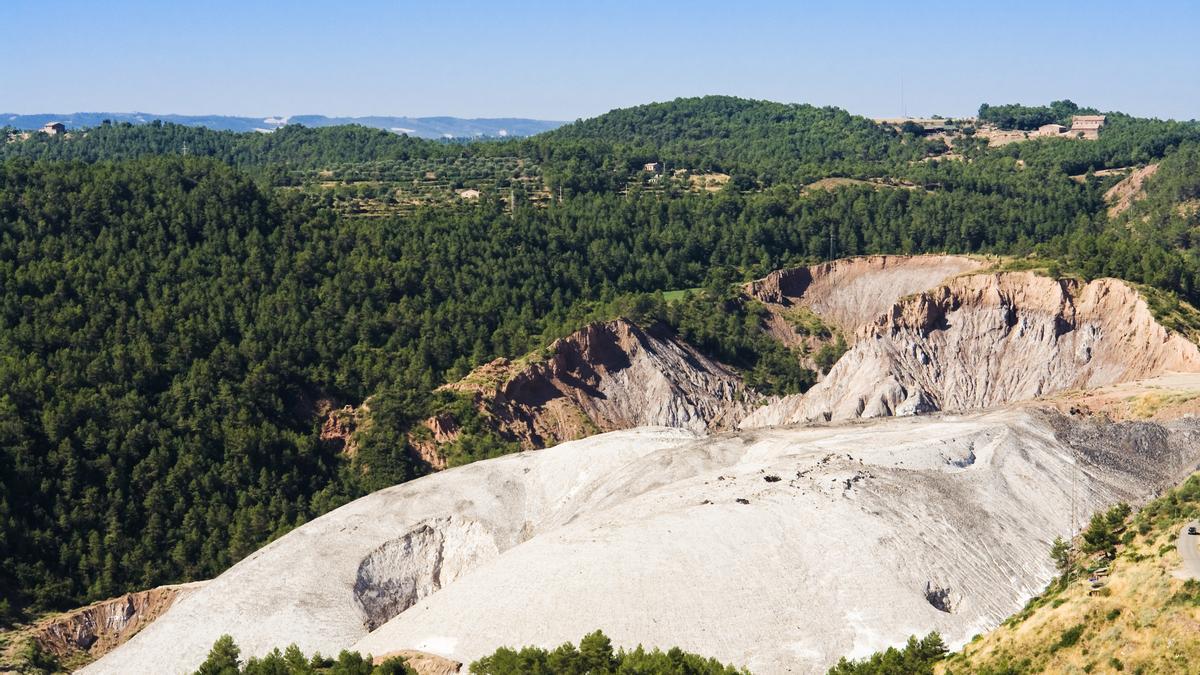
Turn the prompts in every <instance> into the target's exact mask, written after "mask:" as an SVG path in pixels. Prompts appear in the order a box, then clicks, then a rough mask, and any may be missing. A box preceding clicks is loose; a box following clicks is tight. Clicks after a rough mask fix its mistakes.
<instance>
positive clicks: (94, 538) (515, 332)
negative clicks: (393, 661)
mask: <svg viewBox="0 0 1200 675" xmlns="http://www.w3.org/2000/svg"><path fill="white" fill-rule="evenodd" d="M1051 107H1053V106H1051ZM1110 119H1111V123H1110V125H1109V126H1108V127H1106V128H1105V129H1104V130H1103V132H1102V133H1101V135H1100V138H1099V140H1097V141H1092V142H1083V141H1075V140H1070V139H1047V140H1039V141H1032V142H1027V143H1018V144H1012V145H1009V146H1004V147H1002V148H995V149H988V148H986V147H983V146H980V145H979V144H973V145H972V146H971V148H972V149H971V151H970V152H969V153H968V152H966V151H964V153H963V155H962V157H961V158H959V159H950V158H947V157H945V156H943V155H940V154H937V152H938V151H937V149H936V147H935V146H936V144H931V143H930V141H929V140H928V139H925V138H923V137H921V136H919V135H916V134H911V133H906V132H902V131H898V130H895V129H892V128H891V127H888V126H881V125H876V124H874V123H873V122H871V121H870V120H866V119H865V118H861V117H855V116H852V115H850V114H848V113H846V112H844V111H841V110H837V109H833V108H815V107H812V106H803V105H784V104H777V103H769V102H762V101H749V100H743V99H735V98H729V97H705V98H698V99H680V100H677V101H673V102H670V103H661V104H652V105H647V106H639V107H635V108H630V109H626V110H620V111H614V112H613V113H610V114H608V115H605V116H601V117H599V118H596V119H593V120H587V121H582V122H578V123H576V124H573V125H568V126H566V127H563V128H561V129H558V130H555V131H553V132H549V133H546V134H542V135H539V136H536V137H533V138H530V139H524V140H504V141H480V142H473V143H458V142H435V141H425V140H417V139H410V138H407V137H403V136H398V135H395V134H391V133H388V132H383V131H376V130H370V129H364V128H361V127H329V128H322V129H305V128H303V127H295V126H288V127H284V128H282V129H280V130H279V131H277V132H275V133H272V134H253V133H251V134H234V133H228V132H213V131H209V130H205V129H199V128H191V127H181V126H177V125H170V124H158V123H155V124H147V125H141V126H131V125H124V124H119V125H113V124H109V125H102V126H100V127H97V128H94V129H89V130H85V131H83V132H74V133H72V134H69V135H68V136H67V137H49V136H44V135H40V134H36V135H34V136H33V137H32V138H30V139H28V140H20V139H19V138H18V137H17V136H16V135H15V134H13V133H12V131H11V130H6V131H4V132H2V133H0V137H7V138H8V141H7V142H5V143H3V144H2V145H0V318H2V321H3V330H2V331H0V622H7V621H15V620H21V619H25V618H28V617H30V616H32V615H34V614H36V613H38V612H41V611H46V610H53V609H63V608H68V607H73V606H78V605H80V604H82V603H85V602H88V601H92V600H96V599H100V598H105V597H110V596H113V595H116V594H119V593H121V592H124V591H129V590H135V589H140V588H146V587H150V586H154V585H157V584H162V583H169V582H176V581H184V580H192V579H202V578H208V577H212V576H214V575H216V574H219V573H220V572H221V571H223V570H224V569H225V568H227V567H228V566H229V565H231V564H232V563H234V562H236V561H237V560H238V559H240V558H241V557H243V556H245V555H247V554H249V553H250V552H252V551H253V550H255V549H257V548H258V547H260V546H261V545H263V544H264V543H266V542H268V541H270V540H271V539H273V538H276V537H278V536H280V535H282V534H283V533H285V532H287V531H288V530H290V529H291V528H294V527H296V526H297V525H299V524H300V523H303V522H305V521H306V520H308V519H311V518H313V517H315V516H317V515H319V514H321V513H324V512H326V511H329V510H330V509H332V508H335V507H337V506H338V505H340V504H343V503H345V502H347V501H349V500H351V499H354V498H356V497H358V496H361V495H364V494H367V493H368V492H371V491H373V490H375V489H378V488H380V487H384V486H387V485H391V484H394V483H397V482H401V481H404V480H408V479H411V478H414V477H416V476H418V475H420V473H421V471H422V469H421V468H420V466H419V465H418V464H416V463H414V462H413V461H412V460H411V459H410V455H409V453H408V451H407V440H406V433H405V432H406V431H407V430H408V428H409V427H410V426H411V425H412V424H413V423H414V422H415V421H417V420H419V419H423V416H424V415H426V414H428V412H429V411H430V410H431V409H432V408H433V407H435V406H445V405H448V404H452V402H450V403H448V402H447V401H445V400H442V399H443V398H444V397H439V396H435V395H433V394H432V393H431V392H432V390H433V389H434V388H436V387H437V386H438V385H440V384H442V383H445V382H447V381H451V380H453V379H456V378H458V377H461V376H462V375H464V374H465V373H467V372H468V371H469V370H470V369H471V368H473V367H474V366H477V365H479V364H481V363H484V362H486V361H488V360H491V359H493V358H495V357H497V356H509V357H514V356H518V355H521V354H524V353H527V352H529V351H531V350H534V349H538V348H540V347H541V346H543V345H544V344H546V343H547V342H548V341H549V340H551V339H553V338H555V337H559V336H562V335H565V334H568V333H570V332H571V331H573V330H575V329H577V328H579V327H580V326H581V325H583V324H584V323H586V322H587V321H589V320H594V319H596V318H603V317H611V316H616V315H626V316H630V317H631V318H635V320H639V321H642V322H662V323H664V324H666V325H667V326H669V327H671V328H672V329H674V330H675V331H677V332H679V333H680V334H681V335H682V336H683V337H684V338H685V339H688V340H689V341H692V342H693V343H694V344H696V345H697V346H699V347H701V348H702V349H703V350H704V351H706V352H708V353H709V354H710V355H712V356H714V357H716V358H718V359H719V360H722V361H724V362H726V363H729V364H730V365H733V366H735V367H737V368H739V369H741V370H743V371H744V372H745V373H746V374H747V379H748V382H750V384H751V385H752V386H754V387H756V388H758V389H760V390H761V391H764V392H767V393H785V392H792V391H802V390H803V389H805V388H807V386H809V385H810V384H811V383H812V381H813V380H812V378H813V374H812V373H811V372H808V371H806V370H804V369H802V368H800V367H799V366H798V365H797V363H796V361H795V359H792V358H789V356H790V355H789V353H787V352H786V350H783V349H782V348H781V347H778V346H777V345H776V344H775V343H773V342H771V341H770V340H765V339H763V338H762V337H761V335H760V334H759V333H758V331H757V330H756V329H757V325H758V322H759V321H760V317H759V314H758V310H757V308H756V307H754V306H753V305H752V304H751V303H747V302H744V301H743V300H742V299H740V298H738V297H737V296H736V294H734V293H732V292H731V291H730V288H731V285H732V284H734V283H736V282H740V281H745V280H749V279H752V278H756V277H759V276H762V275H764V274H766V273H767V272H769V271H771V270H774V269H777V268H781V267H786V266H789V265H796V264H800V263H805V262H812V261H817V260H821V259H825V258H827V257H829V256H830V255H831V253H832V255H833V256H835V257H843V256H851V255H859V254H868V253H918V252H944V251H946V252H970V253H997V254H1005V255H1011V256H1018V257H1034V258H1036V259H1037V260H1039V261H1053V262H1054V265H1055V266H1056V267H1057V268H1058V269H1060V270H1061V271H1062V272H1063V273H1072V274H1078V275H1080V276H1084V277H1096V276H1107V275H1111V276H1119V277H1123V278H1126V279H1130V280H1133V281H1136V282H1140V283H1143V284H1146V285H1148V286H1152V287H1155V288H1158V289H1161V291H1163V297H1164V298H1168V300H1166V301H1165V302H1168V303H1169V302H1172V301H1174V300H1171V299H1172V298H1183V299H1187V300H1191V301H1193V302H1195V301H1198V300H1200V264H1198V261H1197V257H1196V246H1195V243H1196V234H1195V233H1196V232H1197V225H1198V224H1200V222H1198V215H1197V214H1198V210H1197V209H1196V208H1194V205H1195V204H1196V203H1197V202H1196V200H1197V199H1198V198H1200V171H1198V170H1197V169H1198V168H1200V124H1196V123H1194V122H1163V121H1157V120H1143V119H1136V118H1132V117H1128V116H1122V115H1118V114H1110ZM931 153H932V154H931ZM652 161H653V162H661V163H662V164H663V167H664V168H663V173H662V174H661V175H656V176H650V175H647V174H646V172H645V171H644V170H643V165H644V164H645V163H647V162H652ZM1151 161H1161V164H1160V167H1159V171H1158V173H1157V174H1156V176H1155V177H1154V178H1153V179H1152V180H1151V182H1150V183H1148V186H1147V190H1146V197H1145V198H1144V199H1142V200H1140V201H1138V202H1136V203H1135V205H1134V207H1133V208H1131V209H1130V210H1129V211H1127V212H1126V213H1124V214H1122V215H1121V216H1119V217H1116V218H1113V219H1111V220H1110V219H1109V218H1108V216H1107V213H1106V204H1105V202H1104V199H1103V194H1104V191H1105V190H1106V189H1107V188H1108V187H1109V186H1111V184H1112V183H1113V182H1115V180H1117V179H1118V178H1119V176H1115V177H1114V176H1103V177H1101V176H1097V175H1096V174H1095V172H1096V171H1098V170H1100V169H1105V168H1121V167H1128V166H1134V165H1137V164H1141V163H1146V162H1151ZM430 167H435V168H430ZM427 172H431V173H437V174H438V175H439V178H438V180H439V181H442V182H444V184H445V189H446V190H452V189H457V187H472V186H473V185H474V184H473V183H472V182H471V181H473V180H484V179H486V180H487V181H488V182H487V183H486V186H485V187H484V189H482V190H481V192H482V194H481V195H480V196H479V198H478V199H470V200H467V199H451V200H449V201H444V202H439V203H436V204H433V203H424V202H421V203H413V204H410V205H408V206H407V207H406V208H405V209H404V210H402V211H398V210H391V211H388V210H382V211H373V212H371V213H370V214H369V215H367V214H363V213H356V212H355V211H353V210H352V209H347V208H343V207H344V206H345V204H343V203H342V202H339V201H338V199H337V198H336V197H335V195H334V194H333V192H335V191H336V190H334V189H331V188H327V187H325V186H323V182H337V183H338V185H339V187H338V189H342V188H347V189H353V190H354V191H355V196H354V199H356V200H359V202H358V203H359V205H360V206H361V204H362V203H368V202H373V201H378V200H381V199H387V198H395V195H396V194H407V193H402V192H397V191H398V190H402V188H403V189H407V188H406V187H404V186H409V185H411V184H412V183H413V181H414V180H418V179H420V177H422V176H425V175H426V174H427ZM677 172H681V173H678V174H677ZM718 172H719V173H723V174H727V175H729V176H731V179H730V180H729V182H728V183H727V184H725V185H724V187H722V188H721V189H719V190H715V191H708V190H695V189H690V188H689V187H688V183H687V181H686V180H685V178H683V177H679V178H677V177H676V176H677V175H678V176H685V175H686V174H689V173H690V174H699V173H718ZM329 176H333V178H329ZM1072 176H1075V177H1074V178H1073V177H1072ZM414 177H416V178H414ZM826 177H848V178H859V179H862V181H863V182H861V183H857V184H852V185H847V186H844V187H841V188H838V189H835V190H811V191H806V190H804V189H803V188H804V186H805V185H806V184H809V183H811V182H812V181H814V180H817V179H819V178H826ZM872 181H874V182H872ZM360 188H361V189H360ZM529 190H538V191H541V193H540V194H538V195H535V194H533V193H532V192H530V191H529ZM384 193H386V194H384ZM535 197H536V198H535ZM680 289H701V290H700V291H699V292H696V293H690V294H684V295H683V297H682V298H680V299H674V300H672V301H669V302H668V301H667V300H666V299H665V296H664V295H663V294H664V293H665V292H667V291H672V290H680ZM368 396H373V397H374V398H373V399H372V419H373V424H372V425H371V426H370V428H369V430H367V431H366V432H364V433H363V437H362V438H361V439H360V444H359V445H360V450H359V452H358V454H357V455H356V456H355V457H354V458H353V459H349V458H346V457H344V456H342V455H341V454H340V452H339V451H338V450H337V449H336V448H331V447H327V446H326V445H324V444H322V443H321V442H320V441H319V438H318V432H319V426H320V423H321V416H320V415H319V414H318V411H319V410H320V409H321V407H322V405H333V406H335V407H340V406H342V405H346V404H352V405H357V404H358V403H360V402H361V401H363V400H364V399H365V398H366V397H368ZM510 449H511V445H506V444H505V443H503V442H502V441H501V440H500V439H498V438H495V437H489V436H487V433H486V432H484V431H480V432H479V434H478V435H477V436H476V437H473V438H471V439H469V442H467V443H465V444H464V447H463V448H462V449H461V452H462V456H461V457H460V461H469V460H471V459H477V458H481V457H486V456H491V455H495V454H498V453H502V452H507V451H509V450H510Z"/></svg>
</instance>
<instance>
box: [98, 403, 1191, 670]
mask: <svg viewBox="0 0 1200 675" xmlns="http://www.w3.org/2000/svg"><path fill="white" fill-rule="evenodd" d="M1196 427H1197V423H1196V422H1194V421H1188V422H1180V423H1172V424H1166V425H1164V424H1157V423H1110V422H1105V421H1098V420H1094V421H1088V420H1082V419H1079V418H1071V417H1066V416H1062V415H1059V414H1057V413H1052V412H1040V411H1037V410H1033V409H1028V408H1021V409H1015V410H1004V411H993V412H989V413H983V414H975V415H972V416H968V417H936V416H926V417H916V418H893V419H887V420H875V421H871V422H866V423H857V424H851V425H843V426H841V427H810V428H787V429H771V430H756V431H748V432H737V433H730V434H723V435H718V436H712V437H707V438H696V437H694V436H693V435H692V434H691V433H689V432H685V431H680V430H669V429H646V430H635V431H626V432H615V433H609V434H603V435H600V436H594V437H592V438H589V439H586V440H583V441H576V442H571V443H565V444H562V445H559V446H557V447H554V448H552V449H549V450H542V451H539V452H535V453H522V454H518V455H512V456H507V457H502V458H499V459H495V460H489V461H484V462H478V463H476V464H472V465H469V466H465V467H460V468H456V469H450V470H448V471H445V472H441V473H438V474H434V475H431V476H427V477H425V478H421V479H418V480H415V481H412V482H410V483H405V484H403V485H398V486H395V487H392V488H388V489H386V490H382V491H380V492H377V493H375V494H372V495H370V496H367V497H364V498H362V499H360V500H357V501H355V502H353V503H351V504H348V505H346V506H344V507H342V508H340V509H338V510H336V511H333V512H331V513H329V514H327V515H325V516H323V517H321V518H318V519H317V520H314V521H312V522H311V523H308V524H307V525H304V526H302V527H300V528H298V529H296V530H295V531H293V532H291V533H289V534H287V535H285V536H284V537H282V538H280V539H279V540H277V541H275V542H273V543H272V544H270V545H268V546H266V547H264V548H263V549H262V550H260V551H258V552H256V553H255V554H253V555H251V556H250V557H248V558H247V559H245V560H243V561H242V562H240V563H238V564H237V565H235V566H234V567H233V568H231V569H230V570H228V571H227V572H226V573H225V574H222V575H221V576H220V577H218V578H217V579H215V580H213V581H211V582H210V583H209V584H208V585H207V586H205V587H204V588H202V589H200V590H198V591H196V592H195V593H194V594H192V595H189V596H187V597H185V598H183V599H182V600H180V601H178V602H177V603H176V604H175V605H174V606H173V607H172V608H171V609H170V610H169V611H168V612H167V613H166V614H165V615H164V616H163V617H162V618H160V619H159V620H158V621H156V622H155V623H153V624H151V625H150V626H149V627H148V628H146V629H145V630H143V631H142V632H141V633H139V634H138V635H137V636H135V637H134V638H133V639H132V640H130V641H129V642H128V643H126V644H125V645H123V646H122V647H120V648H118V649H117V650H115V651H113V652H111V653H110V654H108V655H107V656H106V657H104V658H103V659H101V660H100V661H98V662H96V663H95V664H93V665H92V666H90V667H88V668H86V669H85V670H84V672H88V673H131V672H164V673H177V672H184V671H190V670H192V669H194V668H195V667H196V666H197V664H199V663H200V662H201V660H203V658H204V656H205V654H206V652H207V650H208V649H209V648H210V646H211V645H212V643H213V641H214V640H216V638H217V637H218V636H220V635H221V634H223V633H229V634H231V635H232V636H233V637H234V639H235V640H236V641H237V642H238V644H239V645H240V646H241V647H242V648H243V653H244V654H245V655H247V656H250V655H258V654H263V653H265V652H266V651H268V650H269V649H271V648H272V647H275V646H284V645H287V644H288V643H292V642H295V643H297V644H298V645H299V646H300V647H301V648H302V649H303V650H305V651H306V652H312V651H321V652H322V653H326V654H329V653H336V652H338V651H339V650H341V649H345V648H353V649H356V650H360V651H364V652H371V653H376V654H380V653H386V652H393V651H396V650H401V649H416V650H421V651H423V652H429V653H433V654H437V655H440V656H443V657H447V658H450V659H453V660H456V661H460V662H464V663H465V662H470V661H472V660H474V659H476V658H478V657H480V656H482V655H484V654H486V653H489V652H491V651H492V650H494V649H495V648H496V647H498V646H501V645H524V644H538V645H542V646H546V647H553V646H556V645H558V644H561V643H563V642H565V641H568V640H577V639H578V638H579V636H580V635H583V634H584V633H586V632H589V631H592V630H595V629H596V628H602V629H603V630H604V631H605V632H606V633H607V634H608V635H609V636H610V637H611V638H612V639H613V641H614V642H615V643H616V644H617V645H619V646H625V647H634V646H636V645H637V644H643V645H646V646H647V647H655V646H657V647H664V648H666V647H670V646H675V645H678V646H679V647H682V648H684V649H686V650H689V651H695V652H699V653H703V654H708V655H711V656H714V657H717V658H719V659H721V660H722V661H727V662H733V663H737V664H741V665H744V666H746V667H748V668H750V669H751V670H753V671H754V672H756V673H767V674H770V673H783V672H821V671H823V669H824V668H826V667H828V665H829V664H830V663H831V662H832V661H834V660H836V658H838V657H839V656H841V655H843V654H866V653H868V652H870V651H873V650H876V649H879V648H882V647H886V646H887V645H890V644H896V643H899V642H902V641H903V640H904V639H905V638H906V637H907V636H908V635H910V634H913V633H921V634H923V633H925V632H928V631H929V630H933V629H936V630H939V631H941V632H942V634H943V635H945V636H946V637H947V639H948V640H949V641H951V642H961V641H963V640H965V639H967V638H968V637H969V636H970V635H972V634H974V633H976V632H979V631H981V630H984V629H986V628H987V627H989V626H993V625H995V624H996V623H997V622H999V621H1001V620H1002V619H1003V618H1005V617H1006V616H1008V615H1009V614H1011V613H1012V612H1014V611H1016V610H1017V609H1019V608H1020V607H1021V605H1022V604H1023V603H1024V602H1025V601H1026V600H1027V598H1028V597H1029V596H1030V595H1031V594H1033V593H1035V592H1037V591H1039V590H1040V589H1041V588H1042V587H1043V586H1044V585H1045V583H1046V582H1047V581H1048V580H1049V579H1050V578H1051V576H1052V575H1053V570H1052V568H1051V562H1050V559H1049V556H1048V554H1047V551H1048V548H1049V543H1050V541H1051V540H1052V539H1053V538H1054V537H1055V536H1056V535H1061V534H1066V532H1065V531H1064V530H1065V527H1066V524H1067V521H1068V515H1069V514H1070V513H1071V497H1072V486H1073V485H1076V486H1077V489H1076V490H1075V494H1076V497H1077V504H1076V506H1077V509H1078V512H1079V514H1080V518H1081V519H1083V518H1086V517H1087V515H1088V514H1089V513H1091V512H1092V511H1094V510H1096V509H1099V508H1102V507H1104V506H1105V505H1107V504H1109V503H1110V502H1113V501H1116V500H1118V499H1124V500H1128V501H1134V502H1136V501H1138V500H1140V499H1143V498H1145V497H1147V496H1149V495H1150V494H1152V493H1154V492H1155V491H1156V490H1158V489H1160V488H1161V487H1163V486H1165V485H1168V484H1171V483H1172V482H1173V481H1175V480H1176V478H1177V477H1178V475H1179V474H1180V473H1182V472H1184V471H1186V470H1187V469H1189V468H1190V467H1192V466H1194V465H1195V462H1196V461H1197V459H1200V444H1197V443H1196V442H1195V438H1196V433H1197V429H1196ZM1073 467H1078V469H1077V470H1075V469H1074V468H1073Z"/></svg>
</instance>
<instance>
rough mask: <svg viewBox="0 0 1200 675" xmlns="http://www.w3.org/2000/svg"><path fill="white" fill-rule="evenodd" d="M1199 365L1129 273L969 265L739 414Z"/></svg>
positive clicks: (922, 406) (835, 416)
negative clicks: (817, 371) (812, 380)
mask: <svg viewBox="0 0 1200 675" xmlns="http://www.w3.org/2000/svg"><path fill="white" fill-rule="evenodd" d="M1196 371H1200V350H1198V349H1197V347H1196V345H1195V344H1193V343H1192V342H1190V341H1188V340H1187V339H1186V338H1185V337H1183V336H1182V335H1179V334H1176V333H1172V332H1170V331H1168V330H1166V329H1165V328H1164V327H1163V326H1161V325H1160V324H1158V322H1157V321H1155V319H1154V317H1153V315H1152V314H1151V312H1150V310H1149V308H1148V306H1147V305H1146V302H1145V301H1144V300H1143V299H1142V298H1141V296H1140V295H1139V294H1138V292H1137V291H1136V290H1135V289H1133V288H1132V287H1130V286H1129V285H1128V284H1126V283H1125V282H1123V281H1120V280H1117V279H1097V280H1095V281H1092V282H1090V283H1083V282H1079V281H1074V280H1070V279H1064V280H1055V279H1050V278H1047V277H1043V276H1039V275H1036V274H1033V273H1030V272H1009V273H998V274H972V275H963V276H959V277H956V278H955V279H952V280H951V281H949V282H947V283H946V284H944V285H942V286H939V287H938V288H936V289H933V290H930V291H926V292H923V293H919V294H916V295H913V296H910V297H907V298H903V299H901V300H900V301H899V302H897V303H896V304H895V305H893V306H892V307H891V309H889V310H888V311H887V312H885V313H883V314H881V315H879V316H878V317H877V318H876V319H875V321H873V322H872V323H870V324H868V325H866V326H864V327H863V328H862V330H861V331H860V334H859V337H858V340H857V341H856V342H855V344H854V347H852V348H851V349H850V351H849V352H847V353H846V354H845V355H844V356H843V357H842V358H841V359H840V360H839V361H838V362H837V364H835V365H834V367H833V368H832V369H831V370H830V372H829V374H828V375H827V376H826V377H825V378H824V379H823V380H822V381H821V382H820V383H818V384H817V385H816V386H814V387H813V388H812V389H810V390H809V391H808V392H807V393H805V394H803V395H795V396H789V397H784V398H783V399H781V400H779V401H776V402H773V403H771V404H770V405H767V406H764V407H762V408H759V409H758V410H756V411H754V412H753V413H751V414H750V415H749V416H748V417H747V418H746V419H744V420H743V421H742V422H741V426H742V427H743V428H752V427H761V426H770V425H780V424H791V423H797V422H804V421H813V420H844V419H851V418H855V417H880V416H888V415H911V414H915V413H922V412H930V411H933V410H951V411H962V410H973V409H980V408H986V407H992V406H997V405H1004V404H1008V403H1012V402H1016V401H1023V400H1029V399H1033V398H1036V397H1038V396H1042V395H1044V394H1049V393H1053V392H1058V391H1063V390H1068V389H1090V388H1093V387H1098V386H1104V385H1110V384H1116V383H1120V382H1128V381H1133V380H1140V379H1145V378H1150V377H1156V376H1159V375H1162V374H1164V373H1168V372H1196Z"/></svg>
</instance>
